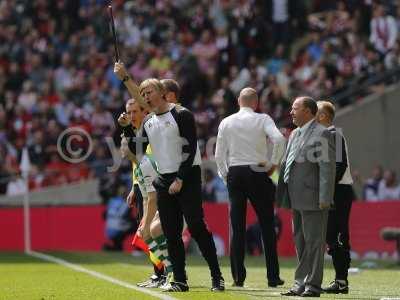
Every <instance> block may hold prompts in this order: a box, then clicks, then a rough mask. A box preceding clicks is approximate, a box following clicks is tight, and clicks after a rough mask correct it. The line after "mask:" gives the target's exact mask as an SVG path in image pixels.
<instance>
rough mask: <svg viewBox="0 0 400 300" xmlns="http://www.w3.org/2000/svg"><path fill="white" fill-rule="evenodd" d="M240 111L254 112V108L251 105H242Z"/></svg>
mask: <svg viewBox="0 0 400 300" xmlns="http://www.w3.org/2000/svg"><path fill="white" fill-rule="evenodd" d="M240 111H247V112H250V111H251V112H254V110H253V109H252V108H250V107H247V106H242V107H241V108H240Z"/></svg>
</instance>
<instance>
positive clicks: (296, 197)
mask: <svg viewBox="0 0 400 300" xmlns="http://www.w3.org/2000/svg"><path fill="white" fill-rule="evenodd" d="M317 111H318V107H317V103H316V101H315V100H314V99H312V98H310V97H298V98H296V100H295V101H294V102H293V105H292V110H291V112H290V113H291V116H292V118H293V123H294V124H295V125H296V126H298V127H297V128H296V129H295V130H294V131H293V132H292V134H291V135H290V137H289V143H288V147H287V149H286V154H285V157H284V161H283V162H282V165H281V172H280V176H279V182H278V188H277V204H278V205H279V206H281V207H286V208H291V209H292V211H293V230H294V240H295V246H296V252H297V259H298V264H297V268H296V271H295V276H294V279H295V283H294V285H293V287H292V288H291V289H290V290H289V291H288V292H285V293H282V295H284V296H302V297H319V296H320V293H321V284H322V278H323V266H324V252H325V239H326V229H327V222H328V210H329V208H330V207H331V204H332V202H333V193H334V186H335V174H336V170H335V142H334V139H333V136H332V134H331V133H330V132H329V130H327V129H326V128H325V127H324V126H322V125H320V124H318V123H317V122H316V120H315V116H316V113H317Z"/></svg>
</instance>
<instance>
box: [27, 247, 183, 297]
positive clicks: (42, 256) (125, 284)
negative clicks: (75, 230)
mask: <svg viewBox="0 0 400 300" xmlns="http://www.w3.org/2000/svg"><path fill="white" fill-rule="evenodd" d="M26 254H27V255H30V256H33V257H36V258H39V259H42V260H45V261H49V262H53V263H56V264H59V265H62V266H64V267H67V268H70V269H72V270H74V271H77V272H82V273H86V274H88V275H90V276H93V277H96V278H99V279H103V280H105V281H108V282H111V283H113V284H116V285H120V286H122V287H125V288H128V289H132V290H135V291H138V292H141V293H144V294H148V295H150V296H153V297H155V298H158V299H162V300H177V299H176V298H173V297H171V296H168V295H163V294H161V293H157V292H154V291H150V290H148V289H145V288H140V287H137V286H134V285H132V284H130V283H128V282H125V281H122V280H119V279H116V278H113V277H110V276H108V275H105V274H102V273H99V272H95V271H92V270H89V269H86V268H84V267H82V266H80V265H76V264H73V263H70V262H68V261H66V260H64V259H61V258H57V257H54V256H51V255H47V254H43V253H40V252H36V251H28V252H26Z"/></svg>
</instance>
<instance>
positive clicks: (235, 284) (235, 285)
mask: <svg viewBox="0 0 400 300" xmlns="http://www.w3.org/2000/svg"><path fill="white" fill-rule="evenodd" d="M243 285H244V282H236V281H234V282H233V283H232V286H233V287H243Z"/></svg>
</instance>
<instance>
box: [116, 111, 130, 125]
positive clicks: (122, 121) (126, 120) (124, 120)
mask: <svg viewBox="0 0 400 300" xmlns="http://www.w3.org/2000/svg"><path fill="white" fill-rule="evenodd" d="M118 124H119V125H121V126H122V127H126V126H128V125H129V124H131V117H130V116H129V115H128V114H127V113H122V114H120V115H119V118H118Z"/></svg>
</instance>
